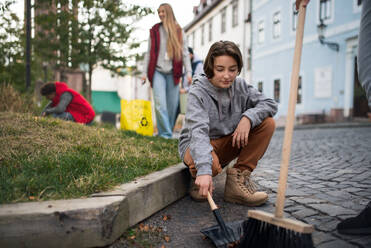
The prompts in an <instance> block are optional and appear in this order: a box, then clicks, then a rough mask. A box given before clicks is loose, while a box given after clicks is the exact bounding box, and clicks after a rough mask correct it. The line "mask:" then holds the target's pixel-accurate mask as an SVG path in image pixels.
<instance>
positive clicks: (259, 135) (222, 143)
mask: <svg viewBox="0 0 371 248" xmlns="http://www.w3.org/2000/svg"><path fill="white" fill-rule="evenodd" d="M274 130H275V122H274V120H273V118H271V117H268V118H266V119H265V120H264V121H263V122H262V123H261V124H260V125H259V126H256V127H255V128H253V129H252V130H250V133H249V140H248V143H247V146H245V147H243V148H240V149H238V148H237V147H232V139H233V137H232V135H227V136H224V137H221V138H219V139H212V140H210V144H211V145H212V147H213V151H212V152H211V155H212V158H213V163H212V176H213V177H214V176H216V175H218V174H219V173H220V172H221V171H222V168H224V167H225V166H226V165H228V164H229V163H230V162H231V161H232V160H233V159H235V158H238V159H237V162H236V164H235V165H234V166H233V167H234V168H238V169H240V170H246V169H248V170H250V171H253V170H254V169H255V168H256V166H257V164H258V161H259V160H260V159H261V158H262V157H263V155H264V153H265V151H266V150H267V148H268V145H269V142H270V140H271V138H272V135H273V132H274ZM184 163H185V164H186V165H187V166H188V168H189V172H190V173H191V175H192V177H193V178H196V174H197V169H196V166H195V163H194V161H193V158H192V156H191V153H190V151H189V148H187V150H186V153H185V155H184Z"/></svg>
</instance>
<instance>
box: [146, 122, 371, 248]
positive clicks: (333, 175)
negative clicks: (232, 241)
mask: <svg viewBox="0 0 371 248" xmlns="http://www.w3.org/2000/svg"><path fill="white" fill-rule="evenodd" d="M283 135H284V132H283V130H277V131H276V132H275V134H274V136H273V138H272V141H271V144H270V146H269V148H268V150H267V152H266V154H265V155H264V157H263V158H262V160H261V161H260V163H259V166H258V168H257V169H256V170H255V171H254V173H253V175H254V179H255V182H257V184H258V185H259V186H260V188H261V189H265V190H266V191H267V192H268V193H269V201H268V202H267V203H266V204H265V205H264V206H262V207H258V208H256V209H259V210H263V211H266V212H269V213H274V203H275V197H276V191H277V184H278V177H279V167H280V162H281V148H282V142H283ZM224 181H225V173H223V174H221V175H219V176H217V177H215V178H214V183H215V186H216V190H215V192H214V200H215V202H216V203H217V205H218V206H219V208H220V211H221V215H222V216H223V219H224V220H225V221H226V222H229V221H235V220H244V219H247V211H248V210H249V209H253V208H249V207H246V206H241V205H236V204H231V203H227V202H224V200H223V190H224ZM164 193H165V194H166V192H164ZM286 196H287V197H286V202H285V216H286V217H287V218H292V219H298V220H301V221H303V222H306V223H310V224H313V225H315V229H316V231H315V232H314V233H313V241H314V244H315V246H316V247H318V248H327V247H336V248H342V247H347V248H348V247H365V248H366V247H371V235H368V236H354V235H352V236H350V235H341V234H339V233H338V232H337V231H336V225H337V223H338V222H339V221H341V220H343V219H345V218H348V217H352V216H355V215H357V214H358V213H359V212H360V211H361V210H362V209H363V208H364V207H365V206H366V205H367V203H368V202H369V201H371V126H368V127H358V128H321V129H319V128H314V129H299V130H295V131H294V135H293V145H292V150H291V162H290V167H289V177H288V189H287V191H286ZM164 215H167V216H170V217H171V218H170V219H168V220H166V221H164V220H163V218H162V216H164ZM143 223H144V224H149V225H153V226H160V227H162V228H163V230H164V232H165V233H166V234H167V235H168V236H169V237H170V239H171V240H170V242H168V243H167V242H163V243H162V244H161V245H164V246H165V247H192V248H199V247H200V248H201V247H203V248H207V247H214V246H213V245H212V243H211V242H210V241H209V240H207V239H204V238H203V235H202V234H201V233H200V230H201V229H202V228H205V227H209V226H212V225H215V224H216V221H215V218H214V216H213V214H212V212H211V211H210V209H209V206H208V204H207V203H205V202H204V203H197V202H194V201H192V200H191V199H190V197H189V196H186V197H184V198H183V199H181V200H179V201H177V202H175V203H173V204H172V205H170V206H168V207H167V208H165V209H163V210H161V211H160V212H158V213H156V214H154V215H153V216H151V217H150V218H148V219H147V220H145V221H144V222H143ZM161 245H160V247H161Z"/></svg>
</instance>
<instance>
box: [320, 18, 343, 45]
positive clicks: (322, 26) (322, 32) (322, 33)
mask: <svg viewBox="0 0 371 248" xmlns="http://www.w3.org/2000/svg"><path fill="white" fill-rule="evenodd" d="M326 27H327V25H326V24H324V23H323V20H322V19H321V20H320V24H318V26H317V32H318V40H319V42H320V43H321V44H322V45H327V46H328V47H329V48H330V49H331V50H334V51H336V52H339V44H338V43H336V42H329V41H326V40H325V29H326Z"/></svg>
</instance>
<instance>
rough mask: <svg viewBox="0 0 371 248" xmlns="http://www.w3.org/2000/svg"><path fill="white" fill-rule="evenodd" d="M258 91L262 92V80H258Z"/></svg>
mask: <svg viewBox="0 0 371 248" xmlns="http://www.w3.org/2000/svg"><path fill="white" fill-rule="evenodd" d="M258 91H259V92H261V93H263V82H262V81H260V82H258Z"/></svg>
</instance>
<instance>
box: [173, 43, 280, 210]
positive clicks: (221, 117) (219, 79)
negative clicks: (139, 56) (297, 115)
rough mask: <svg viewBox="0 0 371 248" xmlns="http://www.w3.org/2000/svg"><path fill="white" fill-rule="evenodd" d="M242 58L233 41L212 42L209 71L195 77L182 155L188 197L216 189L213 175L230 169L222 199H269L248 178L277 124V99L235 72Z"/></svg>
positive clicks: (207, 61) (255, 203)
mask: <svg viewBox="0 0 371 248" xmlns="http://www.w3.org/2000/svg"><path fill="white" fill-rule="evenodd" d="M242 66H243V62H242V56H241V52H240V50H239V48H238V47H237V46H236V44H234V43H233V42H230V41H218V42H216V43H214V44H213V45H212V46H211V47H210V50H209V52H208V54H207V56H206V59H205V63H204V72H205V74H202V75H199V76H196V77H194V78H193V83H192V85H191V87H190V90H189V95H188V101H187V111H186V115H185V124H184V126H183V128H182V131H181V135H180V138H179V154H180V156H181V158H182V159H183V162H184V163H185V164H186V165H187V166H188V168H189V171H190V173H191V176H192V182H191V189H190V196H191V197H192V198H193V199H194V200H197V201H202V200H205V199H206V196H207V192H208V191H209V192H210V193H212V190H213V185H212V184H213V183H212V177H213V176H216V175H217V174H219V173H220V172H221V171H222V168H223V167H224V166H226V165H228V164H229V163H230V162H231V161H232V160H233V159H235V158H237V161H236V163H235V164H234V165H233V167H231V168H228V169H227V179H226V183H225V191H224V199H225V200H226V201H228V202H234V203H239V204H244V205H248V206H258V205H261V204H263V203H264V202H266V201H267V199H268V195H267V194H266V193H265V192H258V191H257V190H256V188H255V187H254V186H253V183H252V182H251V180H250V174H251V172H252V171H253V170H254V169H255V168H256V166H257V164H258V161H259V160H260V159H261V158H262V156H263V155H264V153H265V151H266V149H267V147H268V145H269V142H270V140H271V137H272V135H273V132H274V129H275V123H274V120H273V118H272V117H273V116H274V115H275V113H276V112H277V104H276V102H275V101H274V100H272V99H270V98H267V97H266V96H264V95H263V94H262V93H260V92H259V91H258V90H257V89H255V88H253V87H252V86H251V85H248V84H247V83H246V81H245V80H244V79H242V78H239V77H237V76H238V75H239V74H240V72H241V69H242Z"/></svg>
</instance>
